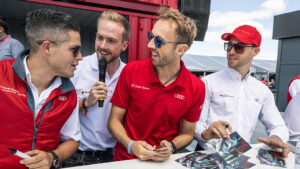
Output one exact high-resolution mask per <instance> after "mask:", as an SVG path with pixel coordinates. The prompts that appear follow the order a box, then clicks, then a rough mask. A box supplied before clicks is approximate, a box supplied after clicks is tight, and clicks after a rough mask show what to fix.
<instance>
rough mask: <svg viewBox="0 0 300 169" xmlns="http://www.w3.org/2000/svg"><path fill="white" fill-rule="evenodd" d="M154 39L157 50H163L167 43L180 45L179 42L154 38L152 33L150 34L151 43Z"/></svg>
mask: <svg viewBox="0 0 300 169" xmlns="http://www.w3.org/2000/svg"><path fill="white" fill-rule="evenodd" d="M153 38H154V44H155V46H156V47H157V48H161V45H163V44H167V43H178V42H170V41H165V40H163V39H161V38H160V37H158V36H154V35H153V33H152V32H148V40H149V41H151V40H152V39H153Z"/></svg>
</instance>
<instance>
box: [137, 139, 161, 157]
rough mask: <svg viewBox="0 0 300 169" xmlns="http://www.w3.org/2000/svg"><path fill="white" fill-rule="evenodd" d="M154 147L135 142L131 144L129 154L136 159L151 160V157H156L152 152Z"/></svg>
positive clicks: (155, 153)
mask: <svg viewBox="0 0 300 169" xmlns="http://www.w3.org/2000/svg"><path fill="white" fill-rule="evenodd" d="M154 149H155V146H154V147H153V146H151V145H150V144H148V143H147V142H145V141H135V142H134V143H133V144H132V147H131V152H132V153H133V154H134V155H135V156H136V157H138V158H139V159H140V160H151V159H152V156H154V155H158V153H157V152H155V151H153V150H154Z"/></svg>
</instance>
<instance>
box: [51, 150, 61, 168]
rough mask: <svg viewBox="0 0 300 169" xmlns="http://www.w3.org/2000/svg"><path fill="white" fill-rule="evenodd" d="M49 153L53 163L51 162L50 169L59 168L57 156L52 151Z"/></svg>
mask: <svg viewBox="0 0 300 169" xmlns="http://www.w3.org/2000/svg"><path fill="white" fill-rule="evenodd" d="M49 153H50V154H51V155H52V157H53V162H52V166H51V169H56V168H58V167H59V159H58V156H57V155H56V153H55V152H53V151H49Z"/></svg>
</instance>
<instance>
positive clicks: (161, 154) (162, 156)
mask: <svg viewBox="0 0 300 169" xmlns="http://www.w3.org/2000/svg"><path fill="white" fill-rule="evenodd" d="M160 147H167V149H165V150H162V151H158V153H157V155H154V156H152V160H153V161H166V160H167V159H168V158H169V157H170V156H171V155H172V149H173V148H172V144H171V143H170V142H168V141H167V140H163V141H161V142H160Z"/></svg>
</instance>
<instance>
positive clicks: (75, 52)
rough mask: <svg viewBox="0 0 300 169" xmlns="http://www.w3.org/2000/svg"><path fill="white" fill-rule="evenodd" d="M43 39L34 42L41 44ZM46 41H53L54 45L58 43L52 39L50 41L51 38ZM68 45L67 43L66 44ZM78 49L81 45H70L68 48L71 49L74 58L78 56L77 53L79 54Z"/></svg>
mask: <svg viewBox="0 0 300 169" xmlns="http://www.w3.org/2000/svg"><path fill="white" fill-rule="evenodd" d="M44 41H46V40H37V41H36V43H37V44H39V45H41V44H43V42H44ZM48 41H49V42H51V43H53V44H55V45H57V44H58V43H57V42H54V41H51V40H48ZM61 45H67V44H61ZM68 46H69V45H68ZM80 49H81V46H77V45H75V46H72V47H71V48H70V50H71V51H72V53H73V56H74V57H75V58H76V57H77V56H78V54H79V52H80Z"/></svg>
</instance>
